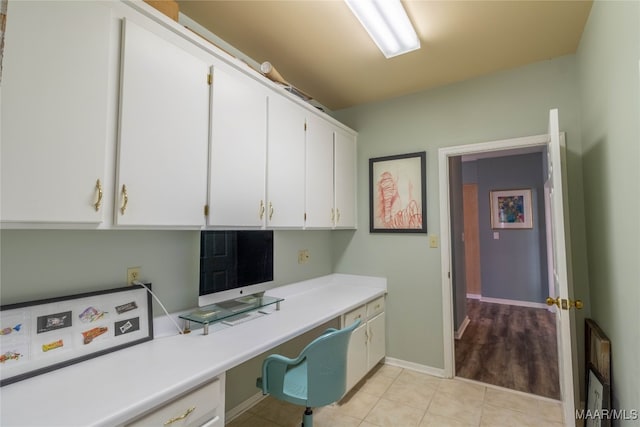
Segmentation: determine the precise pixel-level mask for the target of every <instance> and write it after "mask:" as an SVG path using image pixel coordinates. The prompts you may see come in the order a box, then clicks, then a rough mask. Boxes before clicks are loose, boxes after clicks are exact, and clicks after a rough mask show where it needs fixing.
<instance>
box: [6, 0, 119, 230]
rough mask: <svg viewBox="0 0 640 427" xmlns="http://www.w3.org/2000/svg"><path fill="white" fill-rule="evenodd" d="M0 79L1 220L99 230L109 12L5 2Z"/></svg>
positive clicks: (76, 5)
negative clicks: (86, 225)
mask: <svg viewBox="0 0 640 427" xmlns="http://www.w3.org/2000/svg"><path fill="white" fill-rule="evenodd" d="M7 16H8V18H7V24H6V33H5V47H4V60H3V75H2V107H1V110H2V116H1V122H2V131H1V137H0V138H1V140H2V151H1V155H0V158H1V165H0V171H1V172H0V173H1V175H0V182H1V190H0V194H2V197H1V201H0V205H1V211H0V218H1V220H2V221H3V222H14V221H21V222H51V223H53V222H56V223H99V222H101V221H102V220H103V209H102V206H99V208H98V209H96V207H95V204H96V202H97V196H98V191H97V188H96V187H97V186H96V184H97V180H100V183H101V185H102V186H104V185H105V182H104V181H105V144H106V141H107V116H108V114H107V110H108V101H107V98H108V95H109V93H108V91H109V81H110V75H112V74H111V73H110V69H111V67H110V64H109V44H110V40H111V27H110V18H111V11H110V8H109V7H108V5H104V4H100V3H97V2H46V1H43V2H30V1H22V2H21V1H11V2H9V4H8V11H7Z"/></svg>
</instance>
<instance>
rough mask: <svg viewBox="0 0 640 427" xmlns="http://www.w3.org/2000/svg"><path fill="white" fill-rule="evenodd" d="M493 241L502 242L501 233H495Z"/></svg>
mask: <svg viewBox="0 0 640 427" xmlns="http://www.w3.org/2000/svg"><path fill="white" fill-rule="evenodd" d="M493 240H500V233H499V232H498V231H494V232H493Z"/></svg>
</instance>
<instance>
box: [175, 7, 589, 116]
mask: <svg viewBox="0 0 640 427" xmlns="http://www.w3.org/2000/svg"><path fill="white" fill-rule="evenodd" d="M178 2H179V5H180V11H181V12H182V13H184V14H185V15H187V16H189V17H190V18H191V19H193V20H195V21H197V22H198V23H199V24H201V25H202V26H204V27H205V28H207V29H208V30H209V31H211V32H212V33H214V34H216V35H217V36H218V37H220V38H221V39H223V40H225V41H226V42H228V43H229V44H230V45H232V46H234V47H235V48H236V49H238V50H240V51H241V52H243V53H244V54H246V55H248V56H249V57H250V58H252V59H253V60H255V61H257V62H258V63H261V62H263V61H270V62H271V63H272V64H273V65H274V66H275V67H276V69H277V70H278V71H279V72H280V74H282V76H283V77H284V78H285V79H286V80H287V81H288V82H289V83H291V84H292V85H294V86H296V87H297V88H299V89H300V90H302V91H303V92H305V93H307V94H309V95H311V96H312V97H313V98H314V99H315V100H316V101H318V102H319V103H321V104H323V105H325V106H326V107H328V108H329V109H331V110H338V109H342V108H347V107H351V106H354V105H359V104H364V103H369V102H374V101H380V100H384V99H388V98H393V97H396V96H400V95H405V94H409V93H413V92H417V91H420V90H424V89H428V88H433V87H437V86H443V85H446V84H450V83H454V82H458V81H462V80H466V79H469V78H472V77H475V76H480V75H484V74H488V73H492V72H496V71H500V70H505V69H509V68H514V67H518V66H522V65H525V64H529V63H532V62H537V61H543V60H547V59H551V58H555V57H558V56H562V55H567V54H572V53H575V51H576V49H577V47H578V43H579V41H580V37H581V35H582V31H583V28H584V25H585V23H586V20H587V17H588V15H589V11H590V10H591V1H583V0H574V1H557V0H547V1H523V0H510V1H485V0H474V1H457V0H447V1H427V0H404V1H403V4H404V7H405V9H406V10H407V13H408V15H409V18H410V19H411V21H412V22H413V24H414V26H415V27H416V31H417V33H418V36H419V37H420V39H421V44H422V48H421V49H420V50H418V51H414V52H411V53H408V54H406V55H401V56H398V57H395V58H391V59H385V58H384V56H383V55H382V53H381V52H380V51H379V50H378V48H377V47H376V46H375V44H374V43H373V41H371V40H370V39H369V37H368V35H367V33H366V31H365V30H364V29H363V28H362V27H361V26H360V24H359V22H358V21H357V19H356V18H355V17H354V16H353V15H352V14H351V12H350V10H349V8H348V7H347V6H346V4H345V3H344V2H343V1H341V0H277V1H275V0H258V1H251V0H239V1H238V0H236V1H231V0H178Z"/></svg>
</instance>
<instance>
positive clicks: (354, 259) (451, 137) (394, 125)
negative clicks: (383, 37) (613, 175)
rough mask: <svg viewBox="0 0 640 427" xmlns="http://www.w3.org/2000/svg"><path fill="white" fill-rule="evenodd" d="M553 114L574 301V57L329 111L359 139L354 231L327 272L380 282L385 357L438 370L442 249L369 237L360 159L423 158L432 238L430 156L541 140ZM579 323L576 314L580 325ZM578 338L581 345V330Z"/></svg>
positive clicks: (581, 284) (435, 228)
mask: <svg viewBox="0 0 640 427" xmlns="http://www.w3.org/2000/svg"><path fill="white" fill-rule="evenodd" d="M551 108H558V109H559V112H560V125H561V130H562V131H565V132H566V133H567V149H568V150H567V162H568V164H567V170H568V187H569V194H568V197H569V206H570V225H571V227H570V231H571V238H572V262H573V267H574V283H575V287H576V289H575V293H576V295H578V296H579V297H581V298H583V299H588V288H587V277H586V267H587V262H586V252H585V237H584V234H585V233H584V216H583V212H582V211H583V209H582V206H583V194H582V162H581V155H582V145H581V140H580V132H581V129H580V105H579V96H578V86H577V66H576V59H575V56H573V55H571V56H566V57H561V58H558V59H554V60H550V61H544V62H539V63H535V64H532V65H528V66H525V67H521V68H517V69H513V70H509V71H505V72H500V73H495V74H491V75H488V76H484V77H480V78H476V79H472V80H468V81H466V82H462V83H457V84H453V85H450V86H446V87H442V88H438V89H433V90H428V91H424V92H421V93H417V94H413V95H409V96H404V97H400V98H396V99H392V100H389V101H385V102H380V103H375V104H369V105H363V106H358V107H354V108H351V109H346V110H341V111H338V112H336V113H335V115H336V117H337V118H338V119H339V120H341V121H343V122H344V123H346V124H347V125H349V126H351V127H352V128H354V129H355V130H357V131H358V132H359V135H358V222H359V225H360V228H359V229H358V230H357V231H355V232H354V231H340V232H333V234H332V239H333V257H334V270H335V271H336V272H341V273H342V272H344V273H356V274H367V275H376V276H386V277H387V278H388V290H389V294H388V303H387V352H388V356H390V357H394V358H398V359H401V360H406V361H409V362H414V363H418V364H422V365H426V366H430V367H436V368H443V367H444V361H443V344H442V343H443V341H442V339H443V337H442V330H443V326H442V285H441V271H440V249H430V248H429V243H428V238H427V236H425V235H394V234H371V233H369V217H368V215H369V206H368V200H369V182H368V179H369V178H368V169H369V166H368V159H369V158H372V157H379V156H386V155H392V154H401V153H409V152H414V151H422V150H425V151H426V152H427V212H426V214H427V222H428V231H429V233H430V234H437V235H438V234H439V233H440V218H439V195H438V159H437V153H438V149H439V148H441V147H447V146H453V145H461V144H471V143H480V142H487V141H494V140H499V139H505V138H513V137H521V136H529V135H538V134H544V133H546V132H547V124H548V116H549V110H550V109H551ZM583 316H584V313H580V314H578V318H579V319H578V322H577V325H578V326H580V325H582V323H583V322H582V317H583ZM577 337H578V338H579V339H581V337H582V329H581V328H579V329H578V332H577ZM579 345H580V344H579Z"/></svg>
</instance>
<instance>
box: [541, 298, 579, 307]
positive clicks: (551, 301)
mask: <svg viewBox="0 0 640 427" xmlns="http://www.w3.org/2000/svg"><path fill="white" fill-rule="evenodd" d="M547 305H549V306H551V305H557V306H558V308H562V309H563V310H569V309H570V308H571V307H575V308H576V309H578V310H580V309H582V307H584V304H583V303H582V300H579V299H577V300H575V301H572V300H566V299H560V297H557V298H551V297H547Z"/></svg>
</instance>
